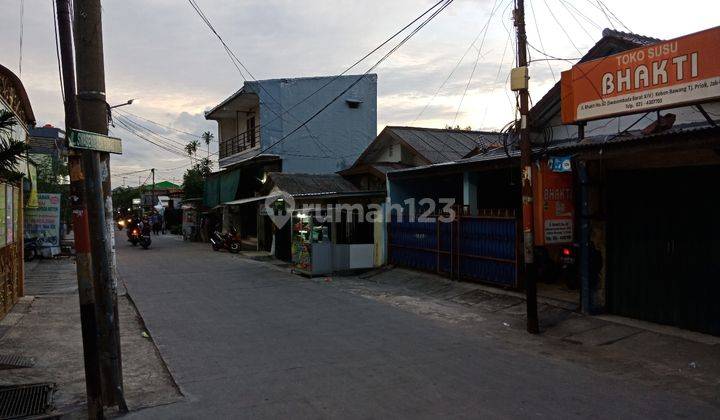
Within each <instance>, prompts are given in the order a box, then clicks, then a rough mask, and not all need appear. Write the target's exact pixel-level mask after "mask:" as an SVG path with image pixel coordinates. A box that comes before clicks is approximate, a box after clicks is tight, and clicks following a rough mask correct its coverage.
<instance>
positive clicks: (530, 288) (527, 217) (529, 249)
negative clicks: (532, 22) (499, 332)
mask: <svg viewBox="0 0 720 420" xmlns="http://www.w3.org/2000/svg"><path fill="white" fill-rule="evenodd" d="M515 4H516V6H515V27H516V29H517V46H518V48H517V54H518V66H519V67H527V65H528V62H527V35H526V34H525V1H524V0H516V2H515ZM525 83H526V84H525V86H524V87H523V88H521V89H520V167H521V168H520V169H521V180H522V211H523V212H522V223H523V251H524V261H525V300H526V303H527V331H528V332H529V333H531V334H537V333H538V332H540V328H539V325H538V313H537V284H536V283H535V281H536V278H535V269H536V268H535V249H534V240H535V232H534V223H535V218H534V215H533V211H534V209H533V185H532V146H531V144H530V131H529V128H528V112H529V99H530V94H529V92H528V88H527V81H526V82H525Z"/></svg>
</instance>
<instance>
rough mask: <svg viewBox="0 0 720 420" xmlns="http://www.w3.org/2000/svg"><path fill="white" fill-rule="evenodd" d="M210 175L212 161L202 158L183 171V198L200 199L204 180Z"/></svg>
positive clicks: (203, 188)
mask: <svg viewBox="0 0 720 420" xmlns="http://www.w3.org/2000/svg"><path fill="white" fill-rule="evenodd" d="M211 173H212V161H211V160H210V159H209V158H204V159H202V160H201V161H200V162H198V163H196V164H194V165H193V166H192V167H191V168H189V169H188V170H187V171H185V174H184V175H183V194H184V196H185V198H200V197H202V196H203V194H204V193H205V179H206V178H207V177H208V176H210V174H211Z"/></svg>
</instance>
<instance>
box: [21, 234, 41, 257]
mask: <svg viewBox="0 0 720 420" xmlns="http://www.w3.org/2000/svg"><path fill="white" fill-rule="evenodd" d="M24 242H25V243H24V245H23V248H24V250H25V252H24V254H23V255H24V259H25V261H32V260H34V259H35V257H37V256H38V243H37V242H38V241H37V238H25V241H24Z"/></svg>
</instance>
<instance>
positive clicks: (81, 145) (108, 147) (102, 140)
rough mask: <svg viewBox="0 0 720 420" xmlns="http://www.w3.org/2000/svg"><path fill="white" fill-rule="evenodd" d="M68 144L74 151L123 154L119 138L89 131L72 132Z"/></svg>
mask: <svg viewBox="0 0 720 420" xmlns="http://www.w3.org/2000/svg"><path fill="white" fill-rule="evenodd" d="M68 144H69V145H70V147H71V148H74V149H88V150H94V151H96V152H107V153H117V154H122V141H121V140H120V139H119V138H117V137H109V136H106V135H103V134H97V133H91V132H89V131H83V130H72V131H71V132H70V136H69V137H68Z"/></svg>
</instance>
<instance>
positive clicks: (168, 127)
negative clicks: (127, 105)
mask: <svg viewBox="0 0 720 420" xmlns="http://www.w3.org/2000/svg"><path fill="white" fill-rule="evenodd" d="M114 112H116V113H119V114H127V115H130V116H132V117H135V118H139V119H141V120H143V121H147V122H149V123H151V124H155V125H156V126H158V127H162V128H166V129H168V130H172V131H176V132H178V133H181V134H186V135H188V136H191V137H197V138H199V139H202V136H199V135H197V134H193V133H189V132H187V131H183V130H180V129H178V128H175V127H172V126H169V125H165V124H161V123H159V122H156V121H153V120H151V119H149V118H145V117H141V116H139V115H136V114H133V113H132V112H129V111H125V110H122V111H121V110H119V109H116V110H115V111H114Z"/></svg>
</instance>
